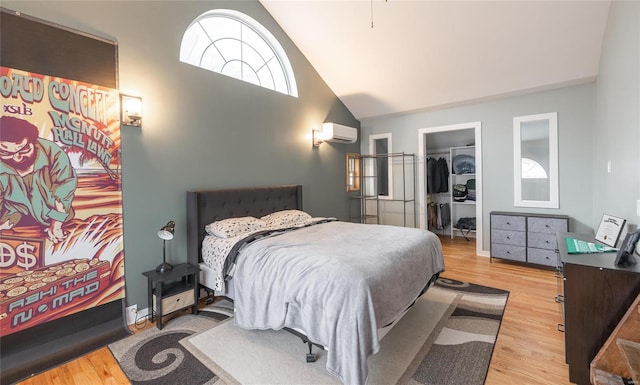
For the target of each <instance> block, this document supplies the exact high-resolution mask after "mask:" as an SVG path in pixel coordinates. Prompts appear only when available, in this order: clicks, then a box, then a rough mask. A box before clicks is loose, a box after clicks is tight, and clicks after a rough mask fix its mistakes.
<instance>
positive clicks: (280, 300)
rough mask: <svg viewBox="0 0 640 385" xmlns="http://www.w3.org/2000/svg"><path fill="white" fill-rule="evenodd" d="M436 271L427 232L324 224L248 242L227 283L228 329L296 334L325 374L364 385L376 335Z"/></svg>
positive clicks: (438, 258)
mask: <svg viewBox="0 0 640 385" xmlns="http://www.w3.org/2000/svg"><path fill="white" fill-rule="evenodd" d="M443 270H444V261H443V256H442V247H441V244H440V240H439V239H438V237H437V236H436V235H435V234H433V233H431V232H428V231H425V230H419V229H411V228H403V227H395V226H384V225H363V224H355V223H346V222H328V223H322V224H317V225H313V226H309V227H304V228H301V229H297V230H294V231H290V232H286V233H283V234H281V235H278V236H274V237H268V238H264V239H260V240H258V241H255V242H253V243H251V244H249V245H247V246H246V247H244V248H243V249H242V250H241V251H240V254H239V256H238V260H237V266H236V271H235V274H234V278H233V280H232V282H233V284H234V286H235V287H234V289H235V307H236V314H235V322H236V324H237V325H238V326H240V327H242V328H245V329H275V330H278V329H281V328H283V327H290V328H295V329H301V330H302V331H304V332H305V334H306V335H307V337H308V338H309V339H310V340H311V341H313V342H316V343H319V344H322V345H323V346H325V347H326V348H327V350H328V353H327V370H328V371H329V372H330V373H332V374H334V375H335V376H337V377H338V378H340V379H341V380H342V382H343V383H344V384H349V385H351V384H364V383H365V382H366V379H367V357H368V356H369V355H371V354H375V353H376V352H377V351H378V349H379V342H378V336H377V329H378V328H380V327H383V326H385V325H387V324H388V323H390V322H392V321H393V320H394V319H395V318H396V317H397V316H398V315H399V314H400V313H401V312H402V311H403V310H405V309H406V308H407V307H408V306H410V305H411V304H412V303H413V301H414V300H415V299H416V298H417V297H418V295H419V294H420V292H421V291H422V289H423V288H424V287H425V285H426V284H427V283H428V281H429V279H430V278H431V277H432V276H433V275H434V274H435V273H438V272H441V271H443Z"/></svg>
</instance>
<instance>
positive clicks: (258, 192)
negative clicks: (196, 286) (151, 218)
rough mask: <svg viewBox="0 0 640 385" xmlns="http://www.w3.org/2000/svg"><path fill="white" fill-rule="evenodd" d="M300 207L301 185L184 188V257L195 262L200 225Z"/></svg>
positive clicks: (202, 228) (197, 257) (198, 260)
mask: <svg viewBox="0 0 640 385" xmlns="http://www.w3.org/2000/svg"><path fill="white" fill-rule="evenodd" d="M291 209H297V210H302V186H301V185H285V186H265V187H250V188H237V189H224V190H203V191H187V254H188V256H187V260H188V262H189V263H191V264H194V265H197V264H198V263H200V261H201V253H200V248H201V247H202V240H203V239H204V233H205V230H204V227H205V226H206V225H207V224H208V223H211V222H213V221H217V220H221V219H226V218H232V217H244V216H253V217H257V218H260V217H262V216H264V215H267V214H270V213H273V212H276V211H281V210H291Z"/></svg>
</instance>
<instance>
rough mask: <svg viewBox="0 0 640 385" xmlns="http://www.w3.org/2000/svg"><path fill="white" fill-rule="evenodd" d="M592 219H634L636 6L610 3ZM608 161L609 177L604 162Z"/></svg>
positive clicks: (637, 178)
mask: <svg viewBox="0 0 640 385" xmlns="http://www.w3.org/2000/svg"><path fill="white" fill-rule="evenodd" d="M595 115H596V117H595V119H596V120H595V126H594V140H593V143H594V148H593V161H594V163H593V166H594V167H593V182H594V183H593V219H592V221H594V222H596V221H599V220H600V218H601V216H602V214H603V213H607V214H611V215H614V216H618V217H621V218H626V219H627V221H628V223H630V224H632V225H635V226H637V225H638V222H640V218H639V217H638V216H637V215H638V214H637V212H636V200H640V2H637V1H613V2H612V3H611V8H610V9H609V20H608V22H607V29H606V30H605V36H604V41H603V45H602V56H601V58H600V65H599V69H598V79H597V81H596V109H595ZM609 160H610V161H611V173H608V172H607V161H609Z"/></svg>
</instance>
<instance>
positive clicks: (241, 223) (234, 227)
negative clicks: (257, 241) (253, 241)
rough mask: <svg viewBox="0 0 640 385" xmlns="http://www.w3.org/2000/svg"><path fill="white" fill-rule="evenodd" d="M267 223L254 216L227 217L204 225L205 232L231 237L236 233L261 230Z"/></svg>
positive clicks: (236, 234) (221, 236)
mask: <svg viewBox="0 0 640 385" xmlns="http://www.w3.org/2000/svg"><path fill="white" fill-rule="evenodd" d="M266 227H267V224H266V223H265V222H264V221H263V220H260V219H258V218H255V217H239V218H227V219H222V220H220V221H215V222H212V223H209V224H208V225H206V226H205V230H206V231H207V234H210V235H215V236H216V237H220V238H232V237H236V236H238V235H242V234H247V235H249V234H250V233H254V232H256V231H260V230H263V229H265V228H266Z"/></svg>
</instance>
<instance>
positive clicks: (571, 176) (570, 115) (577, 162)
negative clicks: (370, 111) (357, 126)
mask: <svg viewBox="0 0 640 385" xmlns="http://www.w3.org/2000/svg"><path fill="white" fill-rule="evenodd" d="M594 100H595V84H594V83H590V84H583V85H578V86H572V87H565V88H560V89H556V90H551V91H545V92H537V93H532V94H528V95H521V96H514V97H510V98H504V99H499V100H491V101H486V102H482V103H475V104H470V105H464V106H459V107H452V108H446V109H440V110H430V111H421V112H413V113H407V114H403V115H398V116H390V117H382V118H377V119H367V120H363V121H362V122H361V123H362V142H361V143H362V148H361V150H362V151H363V152H368V135H370V134H378V133H384V132H392V133H393V151H394V152H398V151H405V152H412V153H416V154H417V153H418V130H419V129H421V128H428V127H437V126H445V125H451V124H459V123H468V122H476V121H480V122H481V123H482V179H483V181H482V185H483V192H482V194H483V218H482V226H483V243H482V249H483V250H484V251H488V250H489V213H490V212H491V211H496V210H497V211H516V212H531V213H546V214H566V215H569V216H570V217H571V219H572V220H571V227H572V230H574V231H579V232H585V231H591V227H592V225H593V213H592V207H591V203H592V189H591V188H590V187H589V186H590V182H591V173H592V171H591V170H592V165H593V163H592V157H593V155H592V149H593V141H592V130H593V120H594V116H593V109H594ZM554 111H557V112H558V142H559V176H560V208H559V209H539V208H537V209H536V208H522V207H514V206H513V117H515V116H523V115H533V114H540V113H545V112H554ZM634 156H635V155H634ZM418 161H421V160H418ZM585 181H586V183H585Z"/></svg>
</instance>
